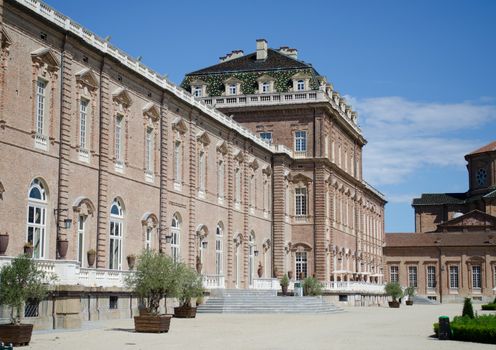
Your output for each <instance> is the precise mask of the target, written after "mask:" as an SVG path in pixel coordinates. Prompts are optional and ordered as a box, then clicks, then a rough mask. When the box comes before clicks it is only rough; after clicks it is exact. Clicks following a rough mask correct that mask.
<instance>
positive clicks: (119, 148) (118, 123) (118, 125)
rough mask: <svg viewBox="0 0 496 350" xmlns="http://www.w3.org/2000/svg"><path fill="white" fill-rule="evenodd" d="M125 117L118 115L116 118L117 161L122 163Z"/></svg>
mask: <svg viewBox="0 0 496 350" xmlns="http://www.w3.org/2000/svg"><path fill="white" fill-rule="evenodd" d="M123 119H124V117H123V116H122V115H117V116H116V117H115V160H116V161H117V162H122V154H123V149H122V139H123V137H122V133H123V132H122V122H123Z"/></svg>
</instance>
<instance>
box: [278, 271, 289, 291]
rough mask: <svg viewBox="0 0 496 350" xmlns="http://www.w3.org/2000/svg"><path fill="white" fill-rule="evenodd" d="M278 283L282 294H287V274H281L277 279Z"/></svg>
mask: <svg viewBox="0 0 496 350" xmlns="http://www.w3.org/2000/svg"><path fill="white" fill-rule="evenodd" d="M279 284H280V285H281V289H282V295H286V294H288V286H289V278H288V275H284V276H282V278H281V280H280V281H279Z"/></svg>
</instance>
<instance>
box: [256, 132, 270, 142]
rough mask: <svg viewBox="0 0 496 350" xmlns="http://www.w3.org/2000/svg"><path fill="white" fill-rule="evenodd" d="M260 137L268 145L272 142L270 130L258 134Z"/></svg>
mask: <svg viewBox="0 0 496 350" xmlns="http://www.w3.org/2000/svg"><path fill="white" fill-rule="evenodd" d="M259 136H260V138H261V139H262V140H263V141H265V142H267V143H268V144H269V145H271V144H272V132H270V131H263V132H261V133H260V134H259Z"/></svg>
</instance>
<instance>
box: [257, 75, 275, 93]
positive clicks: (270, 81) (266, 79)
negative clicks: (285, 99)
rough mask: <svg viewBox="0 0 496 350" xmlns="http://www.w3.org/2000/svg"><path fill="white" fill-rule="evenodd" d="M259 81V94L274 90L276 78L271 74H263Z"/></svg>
mask: <svg viewBox="0 0 496 350" xmlns="http://www.w3.org/2000/svg"><path fill="white" fill-rule="evenodd" d="M257 82H258V93H259V94H269V93H271V92H273V91H274V78H273V77H271V76H270V75H267V74H264V75H262V76H261V77H259V78H258V79H257Z"/></svg>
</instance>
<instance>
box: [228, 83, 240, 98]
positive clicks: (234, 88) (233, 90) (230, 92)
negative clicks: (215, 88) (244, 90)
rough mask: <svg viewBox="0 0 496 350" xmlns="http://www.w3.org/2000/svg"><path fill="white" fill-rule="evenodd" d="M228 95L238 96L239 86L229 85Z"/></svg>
mask: <svg viewBox="0 0 496 350" xmlns="http://www.w3.org/2000/svg"><path fill="white" fill-rule="evenodd" d="M227 91H228V95H230V96H234V95H237V94H238V84H229V85H227Z"/></svg>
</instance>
